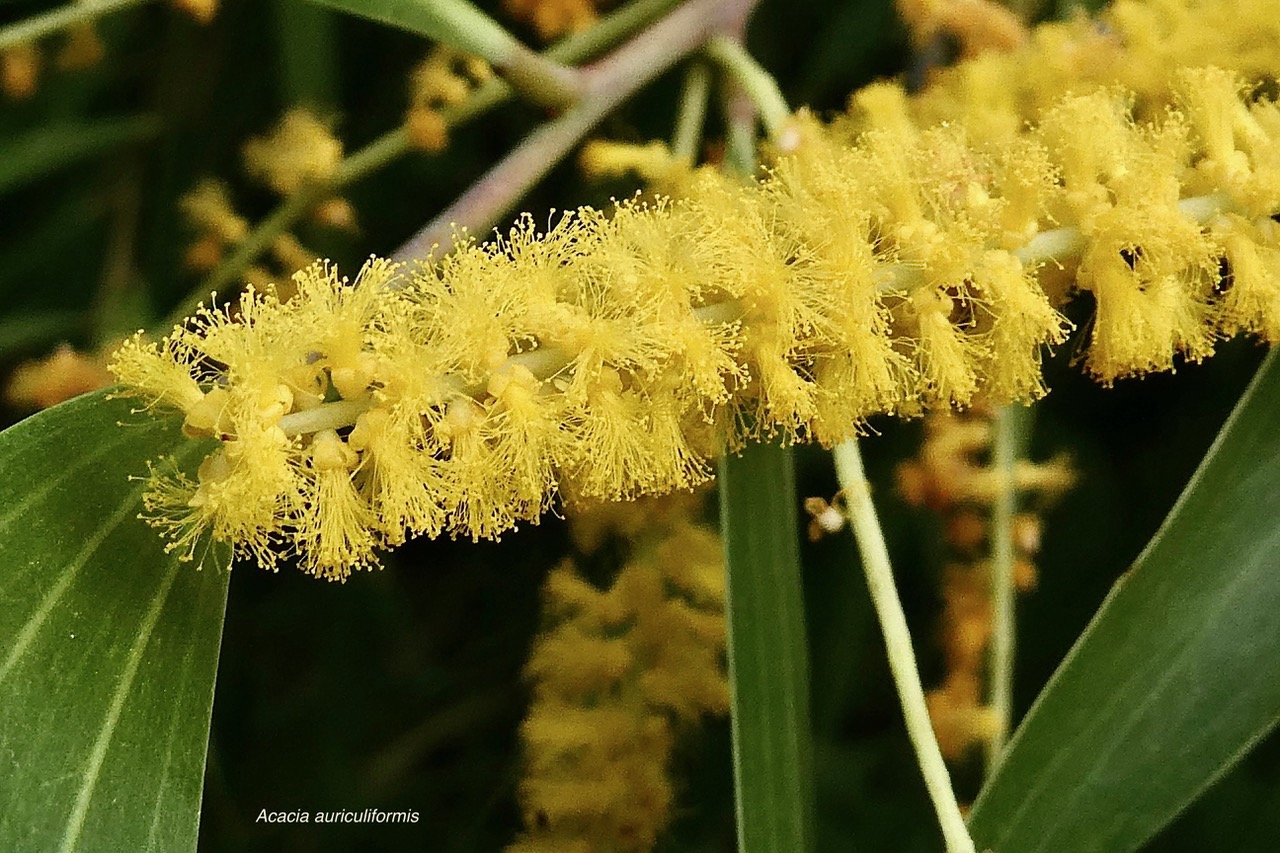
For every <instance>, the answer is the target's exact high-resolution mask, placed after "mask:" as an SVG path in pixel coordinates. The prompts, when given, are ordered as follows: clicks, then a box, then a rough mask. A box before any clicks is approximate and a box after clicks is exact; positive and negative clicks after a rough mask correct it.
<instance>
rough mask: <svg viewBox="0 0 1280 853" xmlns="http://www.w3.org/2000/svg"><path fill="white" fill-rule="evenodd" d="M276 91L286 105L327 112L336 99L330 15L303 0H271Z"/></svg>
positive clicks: (334, 45)
mask: <svg viewBox="0 0 1280 853" xmlns="http://www.w3.org/2000/svg"><path fill="white" fill-rule="evenodd" d="M275 17H276V28H277V30H278V33H279V41H280V72H281V73H280V94H281V98H282V100H283V101H284V102H285V103H286V104H299V103H301V104H306V105H307V106H309V107H312V108H314V109H319V110H321V111H325V112H327V111H329V110H331V109H333V106H334V104H336V103H337V100H338V63H337V62H336V61H335V60H336V58H337V56H338V42H337V33H336V31H335V29H336V28H335V27H334V15H333V14H332V13H331V12H330V11H329V10H328V9H322V8H320V7H319V6H316V5H315V4H314V3H309V2H307V0H275Z"/></svg>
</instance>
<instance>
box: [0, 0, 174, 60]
mask: <svg viewBox="0 0 1280 853" xmlns="http://www.w3.org/2000/svg"><path fill="white" fill-rule="evenodd" d="M149 2H151V0H82V2H79V3H69V4H68V5H66V6H62V7H60V8H57V9H51V10H50V11H48V12H44V13H43V14H40V15H33V16H32V17H30V18H23V19H22V20H21V21H16V22H14V23H12V24H10V25H9V26H7V27H3V28H0V50H4V49H5V48H8V47H13V46H14V45H17V44H26V43H30V42H34V41H36V40H37V39H42V38H44V37H45V36H50V35H53V34H54V33H56V32H58V31H60V30H65V29H67V28H68V27H73V26H75V25H76V24H87V23H89V22H91V21H93V20H95V19H97V18H100V17H102V16H103V15H109V14H111V13H112V12H118V11H120V10H121V9H128V8H129V7H130V6H141V5H142V4H143V3H149Z"/></svg>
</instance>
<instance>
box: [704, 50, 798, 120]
mask: <svg viewBox="0 0 1280 853" xmlns="http://www.w3.org/2000/svg"><path fill="white" fill-rule="evenodd" d="M706 54H707V56H709V57H710V58H711V59H712V60H714V61H715V63H716V64H717V65H718V66H719V67H720V69H721V70H722V71H723V72H724V73H725V74H726V75H728V76H729V78H730V79H732V80H733V81H734V82H735V83H737V84H738V86H740V87H741V88H742V91H743V92H745V93H746V94H747V97H749V98H751V102H752V103H753V104H755V106H756V109H757V110H759V111H760V118H761V120H763V121H764V126H765V129H766V130H767V131H769V135H770V136H775V137H776V136H778V135H779V134H780V133H781V132H782V130H783V128H784V127H785V126H786V124H787V121H788V120H789V119H790V118H791V108H790V107H788V106H787V100H786V98H784V97H783V96H782V91H781V90H780V89H779V88H778V82H777V81H776V80H774V78H773V75H772V74H770V73H769V72H768V71H765V70H764V68H762V67H761V66H760V63H758V62H756V61H755V59H754V58H753V57H752V56H751V54H750V53H748V52H747V49H746V48H745V47H743V45H742V42H741V41H739V40H737V39H734V38H731V37H729V36H717V37H716V38H713V39H711V41H709V42H707V47H706Z"/></svg>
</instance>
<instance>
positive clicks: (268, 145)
mask: <svg viewBox="0 0 1280 853" xmlns="http://www.w3.org/2000/svg"><path fill="white" fill-rule="evenodd" d="M244 164H245V170H246V171H247V172H248V173H249V174H250V175H251V176H253V177H255V178H257V179H258V180H260V181H262V183H264V184H266V185H267V186H269V187H271V189H273V190H275V191H276V192H278V193H280V195H292V194H293V193H295V192H297V191H298V190H299V189H301V188H302V187H303V185H305V184H307V183H309V182H312V181H325V180H328V179H329V178H332V177H333V176H334V174H335V173H336V172H337V171H338V167H339V166H341V165H342V142H341V141H340V140H339V139H338V138H337V137H335V136H334V135H333V132H332V131H331V130H330V129H329V128H328V126H327V125H325V123H324V122H323V121H321V120H320V119H319V118H318V117H317V116H316V115H315V114H313V113H312V112H310V111H309V110H306V109H303V108H301V107H297V108H294V109H291V110H289V111H288V112H286V113H285V114H284V115H283V116H282V117H281V119H280V121H279V123H278V124H277V125H276V126H275V127H274V128H273V129H272V130H271V132H270V133H269V134H267V135H266V136H258V137H254V138H253V139H250V140H249V141H248V142H246V143H245V146H244Z"/></svg>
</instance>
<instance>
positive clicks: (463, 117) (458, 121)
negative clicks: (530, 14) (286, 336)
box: [161, 0, 676, 328]
mask: <svg viewBox="0 0 1280 853" xmlns="http://www.w3.org/2000/svg"><path fill="white" fill-rule="evenodd" d="M675 4H676V0H636V2H634V3H630V4H628V5H627V6H625V7H623V8H622V9H619V10H618V11H617V12H614V13H613V14H611V15H607V16H606V17H604V18H602V19H601V20H600V23H598V24H597V25H596V26H594V27H592V28H591V29H589V30H587V31H585V32H582V33H577V34H575V35H572V36H570V37H568V38H566V39H564V40H563V41H561V42H558V43H556V44H555V45H554V46H553V47H551V48H550V49H549V50H548V51H547V56H550V57H552V58H554V59H556V60H558V61H561V62H580V61H582V60H584V59H587V58H589V57H591V56H594V55H596V54H598V53H600V52H601V51H603V50H607V49H609V48H610V47H612V46H613V45H614V44H616V43H618V42H619V41H621V40H622V39H624V38H626V37H627V36H628V35H630V34H631V33H633V32H635V31H636V30H638V29H640V28H641V27H643V26H645V25H646V24H648V23H649V22H651V21H652V20H654V19H655V18H657V17H658V16H660V15H662V14H663V13H664V12H666V11H667V10H669V9H670V8H671V7H673V6H674V5H675ZM513 96H514V92H513V91H512V89H511V87H510V86H508V85H507V84H506V83H504V82H503V81H501V80H497V79H494V80H490V81H489V82H487V83H485V84H484V85H482V86H480V87H479V88H478V89H476V90H475V91H474V92H473V93H472V94H471V97H469V98H468V99H467V100H466V102H464V103H462V104H459V105H458V106H456V107H450V108H447V109H446V110H445V111H444V119H445V124H446V125H447V126H448V127H449V128H451V129H454V128H458V127H461V126H463V125H465V124H467V123H468V122H471V121H473V120H474V119H476V118H479V117H480V116H481V115H483V114H485V113H487V112H489V111H490V110H492V109H495V108H496V107H499V106H501V105H502V104H504V103H506V102H507V101H509V100H511V98H512V97H513ZM412 150H413V148H412V146H411V145H410V144H409V136H408V133H407V132H406V131H405V129H404V127H397V128H396V129H394V130H392V131H389V132H388V133H385V134H383V135H382V136H381V137H379V138H378V139H375V140H374V141H373V142H371V143H369V144H368V145H366V146H365V147H364V148H361V149H360V150H359V151H357V152H355V153H354V154H352V155H351V156H350V157H348V158H347V159H346V160H345V161H343V164H342V166H341V167H340V168H339V169H338V172H337V173H336V174H335V175H334V176H333V177H332V178H330V179H329V180H328V181H323V182H315V183H311V184H307V185H306V186H304V187H303V188H302V189H301V190H299V191H298V192H297V193H294V194H293V195H291V196H289V197H288V198H286V199H285V200H284V201H282V202H281V203H280V205H279V206H278V207H276V209H275V210H273V211H272V212H271V213H270V214H269V215H268V216H267V218H266V219H263V220H262V221H261V222H259V223H258V224H257V226H256V227H255V228H254V230H253V232H252V233H250V234H249V236H248V237H246V238H245V239H244V240H243V241H242V242H241V243H240V244H239V245H238V246H237V247H236V250H235V251H234V252H232V253H231V254H230V255H229V256H228V257H227V258H226V259H225V260H223V261H222V263H220V264H218V266H217V267H215V268H214V269H213V271H212V272H210V273H209V275H208V276H206V277H205V278H204V280H203V281H201V282H200V284H199V285H198V286H196V287H195V288H194V289H193V290H192V291H191V292H190V293H188V294H187V296H186V297H185V298H183V300H182V301H181V302H179V303H178V304H177V305H176V306H174V308H173V310H172V311H170V313H169V316H168V317H167V318H166V319H165V321H164V323H163V324H162V326H161V328H166V327H169V326H174V325H177V324H179V323H181V322H182V321H183V320H184V319H185V318H186V317H188V316H190V315H191V313H192V312H194V311H195V310H196V308H197V307H199V305H200V303H201V302H203V301H204V300H205V299H207V298H208V297H209V294H211V293H214V292H218V291H221V290H223V289H224V288H227V287H229V286H233V285H234V286H235V289H237V290H238V289H239V283H238V279H239V277H240V276H241V275H242V274H243V273H244V271H245V270H246V269H248V267H249V265H250V264H252V263H253V262H254V261H255V260H256V259H257V258H258V257H259V256H260V255H261V254H262V253H263V252H265V251H266V250H267V249H269V248H270V247H271V244H272V243H273V242H274V241H275V239H276V238H277V237H279V236H280V235H281V234H283V233H284V232H285V231H288V230H289V228H290V227H292V226H293V224H294V223H295V222H297V221H298V220H299V219H301V218H303V217H304V216H306V215H307V213H308V212H310V211H311V209H312V208H314V207H315V205H316V204H318V203H320V202H321V201H324V200H325V199H326V198H328V197H329V196H331V195H333V194H334V193H335V192H336V191H337V190H339V189H341V188H342V187H344V186H346V185H347V184H350V183H353V182H355V181H357V180H360V179H361V178H363V177H364V176H366V175H368V174H370V173H371V172H374V171H376V170H377V169H380V168H382V167H383V166H386V165H388V164H390V163H392V162H394V161H396V160H398V159H399V158H401V157H403V156H404V155H406V154H408V153H409V152H410V151H412Z"/></svg>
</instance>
